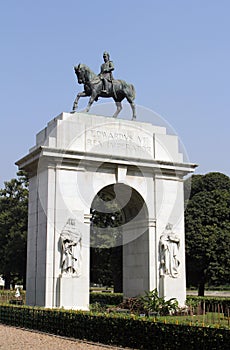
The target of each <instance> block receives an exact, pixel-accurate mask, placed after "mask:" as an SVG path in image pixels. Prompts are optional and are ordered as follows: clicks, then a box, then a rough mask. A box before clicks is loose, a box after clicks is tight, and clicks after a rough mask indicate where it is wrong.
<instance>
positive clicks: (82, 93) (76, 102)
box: [72, 91, 87, 112]
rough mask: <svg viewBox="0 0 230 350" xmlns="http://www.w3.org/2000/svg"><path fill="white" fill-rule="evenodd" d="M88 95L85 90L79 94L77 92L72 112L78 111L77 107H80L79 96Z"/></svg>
mask: <svg viewBox="0 0 230 350" xmlns="http://www.w3.org/2000/svg"><path fill="white" fill-rule="evenodd" d="M85 96H87V95H86V93H85V91H83V92H79V94H77V97H76V98H75V101H74V103H73V109H72V112H74V111H76V109H77V107H78V101H79V98H80V97H85Z"/></svg>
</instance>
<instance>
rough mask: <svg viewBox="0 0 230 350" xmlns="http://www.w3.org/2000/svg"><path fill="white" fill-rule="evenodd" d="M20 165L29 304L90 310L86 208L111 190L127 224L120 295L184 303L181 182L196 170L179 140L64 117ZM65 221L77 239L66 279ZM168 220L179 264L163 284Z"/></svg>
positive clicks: (144, 128) (120, 123)
mask: <svg viewBox="0 0 230 350" xmlns="http://www.w3.org/2000/svg"><path fill="white" fill-rule="evenodd" d="M17 164H18V166H19V168H20V169H25V170H26V171H27V172H28V174H29V183H30V184H29V224H28V245H27V246H28V252H27V304H28V305H38V306H45V307H49V308H52V307H64V308H73V309H83V310H86V309H88V306H89V284H90V281H89V266H90V265H89V261H90V260H89V259H90V256H89V252H90V243H89V242H90V209H91V206H92V203H93V201H94V198H95V196H96V195H97V193H98V192H99V191H101V190H102V189H105V191H106V189H107V188H110V187H111V186H115V185H116V186H117V187H116V189H117V191H118V193H119V198H118V199H119V203H123V204H122V205H123V207H122V211H123V214H124V217H125V218H126V220H127V222H126V223H125V224H124V225H123V227H122V232H123V245H124V247H123V261H124V264H123V271H124V273H123V275H124V280H123V285H124V295H125V296H127V297H128V296H135V295H137V294H142V293H144V291H145V290H153V289H154V288H157V289H158V291H159V293H160V294H161V295H164V296H165V297H166V298H171V297H175V298H178V299H179V300H180V303H183V302H184V300H185V298H186V290H185V257H184V255H185V254H184V214H183V213H184V199H183V177H184V176H185V175H187V174H188V173H191V172H193V171H194V169H195V165H194V164H189V163H184V162H183V157H182V154H181V153H180V152H179V148H178V138H177V136H175V135H168V134H167V132H166V128H164V127H159V126H154V125H152V124H150V123H141V122H132V121H127V120H119V119H114V118H107V117H102V116H96V115H89V114H84V113H74V114H69V113H62V114H61V115H59V116H58V117H56V118H54V119H53V120H51V121H50V122H49V123H48V125H47V127H46V128H45V129H43V130H42V131H41V132H40V133H38V134H37V137H36V145H35V146H34V147H33V148H31V149H30V151H29V153H28V155H26V156H25V157H24V158H22V159H21V160H19V161H18V162H17ZM129 193H130V194H129ZM130 198H131V200H130ZM135 208H138V211H137V210H136V209H135ZM69 220H74V222H75V223H76V230H77V232H78V233H80V235H81V242H80V243H81V249H80V250H79V251H78V252H77V253H76V254H77V255H76V256H77V259H78V260H77V263H78V266H77V269H78V270H79V269H80V274H79V276H74V275H72V276H65V275H64V274H63V272H64V271H63V249H64V248H63V240H62V239H61V233H62V232H63V231H65V230H66V229H65V227H66V224H67V223H68V222H69ZM168 222H170V223H171V224H172V225H173V229H174V231H176V233H177V235H179V237H180V249H179V252H178V259H179V260H180V266H179V269H178V277H177V278H175V279H174V278H171V277H170V276H165V279H164V283H162V281H161V280H160V259H159V242H160V237H161V235H162V232H163V230H164V229H165V226H166V225H167V223H168Z"/></svg>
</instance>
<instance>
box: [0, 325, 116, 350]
mask: <svg viewBox="0 0 230 350" xmlns="http://www.w3.org/2000/svg"><path fill="white" fill-rule="evenodd" d="M0 349H2V350H59V349H60V350H63V349H65V350H106V349H107V350H108V349H110V350H116V349H121V348H118V347H112V346H106V345H102V344H95V343H88V342H83V341H80V340H73V339H68V338H64V337H58V336H54V335H49V334H45V333H40V332H34V331H29V330H25V329H20V328H16V327H10V326H5V325H2V324H0Z"/></svg>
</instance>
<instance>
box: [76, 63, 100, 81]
mask: <svg viewBox="0 0 230 350" xmlns="http://www.w3.org/2000/svg"><path fill="white" fill-rule="evenodd" d="M74 71H75V74H76V75H77V79H78V83H79V84H87V83H90V81H91V80H93V79H95V78H97V75H96V74H95V73H94V72H93V71H92V70H91V69H90V68H89V67H88V66H86V65H85V64H82V63H79V65H78V66H75V67H74Z"/></svg>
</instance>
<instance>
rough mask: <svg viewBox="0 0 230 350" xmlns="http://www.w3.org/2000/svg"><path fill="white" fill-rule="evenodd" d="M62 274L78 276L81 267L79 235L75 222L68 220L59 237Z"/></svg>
mask: <svg viewBox="0 0 230 350" xmlns="http://www.w3.org/2000/svg"><path fill="white" fill-rule="evenodd" d="M60 238H61V242H62V262H61V267H62V272H63V273H64V274H74V275H79V274H80V265H81V233H80V232H79V231H78V230H77V227H76V220H75V219H72V218H70V219H68V221H67V223H66V225H65V227H64V228H63V230H62V232H61V235H60Z"/></svg>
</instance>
